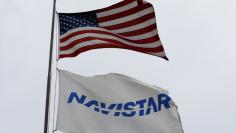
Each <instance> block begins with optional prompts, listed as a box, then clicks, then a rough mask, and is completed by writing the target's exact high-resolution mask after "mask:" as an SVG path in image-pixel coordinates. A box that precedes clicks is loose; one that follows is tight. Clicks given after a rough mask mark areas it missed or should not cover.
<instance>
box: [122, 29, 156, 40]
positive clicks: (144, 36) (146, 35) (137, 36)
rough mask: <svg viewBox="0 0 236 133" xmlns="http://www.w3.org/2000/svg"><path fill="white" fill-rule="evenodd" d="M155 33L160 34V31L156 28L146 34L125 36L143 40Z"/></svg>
mask: <svg viewBox="0 0 236 133" xmlns="http://www.w3.org/2000/svg"><path fill="white" fill-rule="evenodd" d="M155 35H158V32H157V30H156V29H154V30H152V31H149V32H147V33H145V34H141V35H136V36H129V37H125V38H128V39H131V40H141V39H146V38H150V37H153V36H155Z"/></svg>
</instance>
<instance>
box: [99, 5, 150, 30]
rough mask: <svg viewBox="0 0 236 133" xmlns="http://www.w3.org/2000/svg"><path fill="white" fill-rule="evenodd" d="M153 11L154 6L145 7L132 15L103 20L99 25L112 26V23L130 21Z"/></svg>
mask: <svg viewBox="0 0 236 133" xmlns="http://www.w3.org/2000/svg"><path fill="white" fill-rule="evenodd" d="M152 12H154V11H153V8H152V7H149V8H147V9H145V10H142V11H139V12H136V13H134V14H132V15H129V16H126V17H122V18H118V19H114V20H111V21H106V22H101V23H99V26H101V27H106V26H112V25H116V24H120V23H124V22H128V21H131V20H134V19H137V18H140V17H142V16H145V15H147V14H149V13H152Z"/></svg>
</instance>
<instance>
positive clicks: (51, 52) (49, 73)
mask: <svg viewBox="0 0 236 133" xmlns="http://www.w3.org/2000/svg"><path fill="white" fill-rule="evenodd" d="M55 13H56V0H53V11H52V25H51V26H52V27H51V40H50V51H49V63H48V77H47V91H46V104H45V119H44V133H48V121H49V106H50V92H51V74H52V58H53V57H52V56H53V43H54V41H53V40H54V24H55Z"/></svg>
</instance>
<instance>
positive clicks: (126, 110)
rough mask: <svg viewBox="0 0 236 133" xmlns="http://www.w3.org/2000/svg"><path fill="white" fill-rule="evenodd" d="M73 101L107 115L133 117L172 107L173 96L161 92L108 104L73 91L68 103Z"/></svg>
mask: <svg viewBox="0 0 236 133" xmlns="http://www.w3.org/2000/svg"><path fill="white" fill-rule="evenodd" d="M73 101H74V102H76V103H78V104H79V105H84V106H85V107H87V108H90V109H92V110H94V111H96V112H99V113H102V114H105V115H113V116H124V117H133V116H145V115H149V114H151V113H152V112H154V113H155V112H158V111H160V110H162V108H163V107H164V108H166V109H168V108H170V101H171V98H170V97H169V96H168V95H166V94H159V95H157V96H156V97H149V98H147V99H142V100H138V101H131V102H126V103H111V104H107V103H104V102H101V101H97V100H90V99H88V98H87V97H86V96H85V95H79V94H77V93H76V92H71V94H70V95H69V97H68V101H67V103H68V104H71V103H72V102H73Z"/></svg>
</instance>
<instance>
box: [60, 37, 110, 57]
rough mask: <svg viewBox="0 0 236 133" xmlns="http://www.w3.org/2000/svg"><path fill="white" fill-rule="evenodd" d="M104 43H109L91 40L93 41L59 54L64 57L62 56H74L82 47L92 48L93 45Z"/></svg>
mask: <svg viewBox="0 0 236 133" xmlns="http://www.w3.org/2000/svg"><path fill="white" fill-rule="evenodd" d="M103 43H107V42H105V41H101V40H91V41H87V42H83V43H80V44H79V45H75V46H74V47H72V48H70V49H68V50H65V51H59V54H60V55H62V54H72V53H73V52H75V51H76V50H78V49H80V48H82V47H85V46H92V45H95V44H103Z"/></svg>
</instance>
